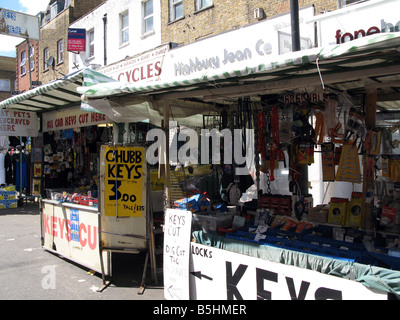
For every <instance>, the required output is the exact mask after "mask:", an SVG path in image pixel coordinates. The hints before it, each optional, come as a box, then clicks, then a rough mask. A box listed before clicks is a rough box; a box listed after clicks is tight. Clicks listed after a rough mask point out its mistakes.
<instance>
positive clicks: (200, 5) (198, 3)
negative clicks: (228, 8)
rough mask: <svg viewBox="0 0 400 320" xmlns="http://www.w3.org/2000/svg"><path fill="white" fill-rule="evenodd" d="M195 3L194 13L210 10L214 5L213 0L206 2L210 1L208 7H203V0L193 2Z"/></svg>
mask: <svg viewBox="0 0 400 320" xmlns="http://www.w3.org/2000/svg"><path fill="white" fill-rule="evenodd" d="M195 1H196V2H195V9H196V11H201V10H205V9H208V8H211V7H212V6H213V5H214V3H213V0H208V1H211V3H210V4H208V5H203V1H204V0H195Z"/></svg>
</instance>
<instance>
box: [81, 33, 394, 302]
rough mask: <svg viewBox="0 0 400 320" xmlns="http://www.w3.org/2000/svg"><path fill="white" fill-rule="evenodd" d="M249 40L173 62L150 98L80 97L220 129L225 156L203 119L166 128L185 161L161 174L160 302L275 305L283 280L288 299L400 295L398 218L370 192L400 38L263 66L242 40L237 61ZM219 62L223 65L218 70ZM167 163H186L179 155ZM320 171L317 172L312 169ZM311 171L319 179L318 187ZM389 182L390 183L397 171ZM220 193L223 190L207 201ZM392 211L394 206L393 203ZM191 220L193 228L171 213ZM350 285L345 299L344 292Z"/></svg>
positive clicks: (182, 54) (180, 51) (131, 89)
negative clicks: (247, 289) (141, 106)
mask: <svg viewBox="0 0 400 320" xmlns="http://www.w3.org/2000/svg"><path fill="white" fill-rule="evenodd" d="M253 27H254V28H255V26H253ZM250 29H251V27H248V29H247V31H248V33H246V28H243V29H241V30H240V32H239V31H237V33H235V31H233V32H232V34H229V33H228V34H224V35H223V36H220V37H219V36H217V37H214V38H210V39H207V40H203V41H199V42H197V43H195V44H192V45H188V46H186V47H183V48H177V49H174V50H171V52H170V54H169V55H168V54H167V55H166V58H165V61H164V63H165V67H164V68H163V70H164V72H165V73H164V76H165V78H163V81H160V82H158V83H155V84H152V85H149V86H146V87H138V86H134V85H130V84H126V83H107V84H101V85H96V86H94V87H92V88H91V90H90V91H89V90H86V89H84V88H79V89H78V91H79V92H81V93H82V94H83V95H84V96H85V99H87V102H88V104H90V105H92V106H94V107H99V108H101V106H103V107H104V106H107V108H108V109H109V110H112V109H113V108H114V107H115V108H123V107H134V105H136V104H138V102H140V101H141V102H147V103H148V104H149V105H150V106H151V107H152V108H153V110H155V111H157V112H158V113H159V114H161V115H163V117H164V123H169V120H171V119H172V120H177V119H178V118H179V117H182V116H183V113H184V112H185V113H186V116H189V115H193V114H196V113H200V112H201V113H203V114H205V115H206V116H207V117H209V119H212V120H211V123H212V125H211V128H214V129H217V132H218V133H217V135H216V137H217V138H216V139H220V138H219V137H220V136H222V135H223V136H224V140H223V141H220V143H219V144H215V145H217V147H215V145H212V143H210V144H207V141H209V140H211V141H213V142H215V140H213V138H214V137H213V136H212V133H211V130H209V131H206V129H209V128H210V127H207V125H206V120H205V121H204V123H203V125H202V126H200V127H197V126H194V125H192V126H191V125H190V124H186V125H185V126H183V125H182V126H180V125H179V120H177V122H178V126H177V127H176V128H175V129H174V130H173V131H171V130H170V129H171V128H170V127H169V126H166V130H165V134H166V141H170V139H169V137H168V135H169V134H171V135H173V134H178V141H179V140H180V141H183V142H186V143H187V144H184V146H183V147H184V148H185V149H184V150H185V155H187V153H189V155H188V157H186V158H185V157H184V160H185V161H180V163H179V165H178V164H175V165H172V167H171V163H170V162H169V161H168V160H167V161H165V162H163V164H164V165H165V166H166V168H167V170H165V177H166V181H169V182H170V183H168V184H167V186H166V189H165V191H166V194H167V196H168V197H169V199H170V202H169V204H170V207H171V208H174V209H173V210H172V209H170V210H172V211H167V212H166V214H167V216H166V222H165V223H166V230H170V231H171V233H170V234H169V238H167V237H166V238H165V239H166V241H168V242H167V243H164V259H165V258H166V257H167V258H168V259H169V263H168V264H167V266H166V267H165V266H164V268H165V269H164V270H165V274H164V281H165V280H166V279H167V281H169V282H168V283H167V285H166V288H167V289H166V293H165V296H166V297H167V298H168V299H186V298H188V297H190V298H192V299H203V298H204V297H207V298H209V297H210V294H211V292H213V293H215V298H216V299H233V298H236V299H240V298H245V299H246V298H247V299H253V298H262V299H268V298H271V295H270V294H269V293H268V292H272V291H270V290H267V288H266V287H265V286H264V282H263V281H264V280H269V281H271V285H273V286H274V288H276V289H277V290H278V291H279V287H281V286H283V285H285V280H284V281H282V280H281V279H282V278H281V277H282V276H284V277H286V280H287V281H286V285H285V288H286V294H287V293H289V296H287V295H285V294H282V295H281V294H278V296H279V297H289V298H290V297H291V298H295V297H302V298H305V297H307V298H334V299H340V298H343V299H347V298H371V299H377V298H384V299H385V298H387V297H388V294H389V296H390V297H393V296H392V294H393V295H394V296H398V294H399V291H398V287H397V283H398V279H399V271H398V266H399V265H398V259H399V258H398V257H397V255H398V243H397V241H398V237H399V234H398V232H397V231H396V228H397V226H396V222H395V218H394V217H395V215H394V214H393V211H392V215H391V218H389V216H388V215H387V214H388V213H387V212H386V211H382V210H381V209H383V205H382V202H379V201H378V200H379V199H378V197H377V193H376V191H375V189H374V186H375V181H376V177H377V175H378V177H381V170H380V168H381V167H380V162H379V161H380V159H377V158H378V156H380V155H381V154H382V150H381V149H379V148H378V145H377V143H379V141H381V142H382V141H384V140H380V139H378V134H379V132H381V133H382V132H383V131H382V128H381V127H380V124H379V120H380V117H385V116H386V117H388V116H389V114H391V115H392V116H393V115H394V114H393V113H390V111H388V110H387V109H385V108H384V107H383V105H385V102H386V101H388V99H391V101H397V100H398V99H399V97H398V95H397V93H396V92H397V88H399V87H400V83H399V81H398V79H399V78H398V74H399V71H400V69H399V55H398V51H397V48H398V46H399V44H400V41H399V39H400V38H399V35H398V33H390V32H386V33H379V34H375V35H373V36H371V37H364V38H360V39H355V40H354V41H352V42H351V43H349V42H346V43H343V44H340V45H334V46H330V45H328V46H324V47H321V48H313V49H309V50H303V51H300V52H292V53H286V54H283V55H271V56H266V55H265V54H264V55H261V54H259V53H258V55H256V52H257V51H253V50H252V49H251V48H253V46H252V44H251V40H248V39H247V41H245V40H243V42H242V43H243V44H244V46H245V47H247V48H248V50H238V47H237V43H238V41H237V40H238V39H239V38H240V36H241V35H242V34H243V36H245V35H246V34H247V35H248V34H250V33H251V32H250V31H251V30H250ZM239 33H240V34H239ZM238 37H239V38H238ZM231 38H235V40H236V41H230V40H229V39H231ZM239 42H240V41H239ZM257 43H258V44H259V42H257V41H256V43H255V44H256V48H260V47H259V46H257ZM235 44H236V45H235ZM204 46H207V48H213V50H211V51H210V50H208V51H207V57H209V58H210V60H207V59H206V58H207V57H204V56H203V57H200V55H199V54H198V53H199V52H202V50H201V48H202V47H204ZM230 53H232V54H230ZM189 57H191V58H190V59H189ZM193 57H194V58H193ZM211 57H212V58H211ZM224 57H225V60H223V58H224ZM184 61H187V63H186V64H185V62H184ZM196 61H197V62H196ZM206 61H208V62H209V63H208V64H206ZM212 61H215V62H218V61H219V62H220V63H219V64H217V63H215V64H214V66H212V65H210V63H211V62H212ZM222 61H226V62H227V63H226V64H224V63H221V62H222ZM201 63H203V64H201ZM186 66H187V67H186ZM343 88H346V89H345V90H343ZM366 88H367V89H366ZM393 103H396V102H393ZM185 104H186V106H187V107H186V109H185V108H184V106H185ZM175 105H177V106H178V107H177V108H176V109H175V108H174V106H175ZM386 105H387V104H386ZM189 106H190V107H189ZM211 108H212V110H213V111H212V112H211V111H210V110H211ZM170 110H171V112H170ZM204 110H207V111H206V112H204ZM175 111H176V113H177V114H178V113H179V116H178V115H176V114H174V113H175ZM377 111H380V112H379V113H380V114H379V115H378V116H377V114H376V113H377ZM377 118H378V121H377ZM204 119H206V118H204ZM184 127H185V128H184ZM386 127H387V125H386ZM390 128H391V129H393V131H396V130H397V127H396V126H390ZM200 129H203V131H201V130H200ZM235 129H236V130H238V131H237V136H235ZM224 130H225V131H224ZM226 130H227V131H226ZM183 131H185V133H184V135H182V136H181V137H179V135H180V134H181V132H183ZM193 132H194V133H197V135H196V134H194V133H193ZM229 135H230V136H229ZM187 137H190V139H192V137H197V139H198V140H197V141H196V138H194V139H195V141H194V145H196V144H197V145H200V146H201V147H200V148H199V149H197V152H198V153H197V154H196V152H195V151H196V150H195V149H196V148H195V147H192V148H191V145H190V144H189V143H188V140H187ZM203 137H204V139H202V138H203ZM179 138H181V139H179ZM190 139H189V140H190ZM171 140H172V137H171ZM394 140H396V139H395V138H390V141H394ZM153 141H154V140H153ZM153 141H150V142H153ZM199 141H200V143H199ZM225 141H228V144H224V142H225ZM192 142H193V141H192ZM202 143H204V144H202ZM221 146H223V148H221V149H220V147H221ZM229 146H230V147H231V148H230V151H228V152H226V150H227V149H229ZM181 148H182V147H181ZM213 148H214V149H213ZM166 149H168V147H167V148H166ZM178 149H179V148H178ZM378 149H379V150H378ZM168 151H169V155H168V153H167V157H168V156H169V157H171V149H169V150H168ZM216 151H218V152H216ZM235 151H236V154H235ZM191 152H192V154H191V155H193V157H191V155H190V153H191ZM205 153H206V156H204V158H203V155H204V154H205ZM217 153H218V155H217ZM391 153H394V154H395V153H396V151H395V150H394V149H392V150H391ZM172 155H173V157H175V158H174V159H178V160H181V159H179V156H180V155H181V156H183V153H180V152H178V154H173V153H172ZM319 158H320V160H319ZM382 158H383V159H384V158H385V157H382ZM388 158H389V159H390V160H391V161H395V160H396V158H393V157H392V156H389V157H388ZM167 159H168V158H167ZM232 159H234V161H233V162H229V161H227V160H232ZM316 159H318V161H319V162H318V163H317V166H318V168H317V170H316V171H313V169H314V165H315V162H316ZM196 160H198V161H197V162H196ZM238 160H239V161H238ZM224 161H226V162H224ZM235 161H236V162H235ZM226 164H228V165H230V166H226ZM243 164H244V165H245V166H243ZM202 165H204V166H206V167H207V169H206V173H204V172H203V175H202V178H203V179H197V181H196V176H195V174H193V173H195V172H196V169H198V168H200V167H201V166H202ZM243 167H245V168H246V169H247V171H246V170H244V171H242V170H241V169H243ZM382 168H393V169H392V177H394V180H393V181H391V182H393V183H394V182H395V180H396V178H395V176H396V173H395V172H396V167H395V166H391V164H386V165H385V164H384V163H383V165H382ZM307 169H308V170H307ZM207 170H208V171H207ZM239 172H241V173H239ZM243 172H244V173H243ZM314 172H317V173H318V175H319V176H318V178H317V179H316V180H317V181H316V182H314V181H312V180H314V179H313V178H314V177H313V174H314ZM384 174H386V175H388V178H389V179H391V178H390V169H389V171H387V170H386V173H384ZM213 175H214V176H213ZM215 177H216V178H217V179H215V180H216V181H217V182H216V181H214V178H215ZM189 178H190V179H192V181H193V183H192V184H191V183H188V180H190V179H189ZM197 178H198V177H197ZM199 180H201V181H199ZM309 181H310V182H311V186H313V190H310V188H309V187H310V184H309V183H308V182H309ZM386 182H388V181H386ZM222 184H223V186H222ZM174 186H178V188H180V190H181V191H182V192H181V194H180V197H179V195H178V196H175V195H174V194H173V189H174ZM391 186H393V185H391ZM228 187H230V188H228ZM386 187H388V184H386ZM212 188H216V189H217V190H220V189H222V191H224V192H221V193H219V192H217V193H216V194H212V195H211V194H206V195H204V192H210V190H213V189H212ZM240 188H242V189H243V190H240ZM317 188H318V189H317ZM316 189H317V191H318V192H317V194H315V192H314V191H315V190H316ZM311 192H313V193H312V194H311ZM335 192H337V193H335ZM210 193H211V192H210ZM385 195H388V194H386V193H385ZM204 197H205V199H204ZM389 197H390V196H389ZM239 198H241V200H239ZM386 201H387V203H391V205H392V206H394V204H393V201H394V200H393V199H392V200H391V199H386ZM389 207H390V206H389ZM182 209H183V212H185V213H186V216H185V219H183V218H181V216H182V214H181V213H177V211H176V210H182ZM380 210H381V211H380ZM382 213H383V216H382ZM389 215H390V214H389ZM170 217H172V218H170ZM175 217H176V218H175ZM385 217H386V218H385ZM383 218H384V219H383ZM182 221H184V222H185V223H184V225H185V226H186V227H187V225H188V224H189V225H190V226H191V227H192V228H193V229H192V231H196V232H194V233H193V232H190V234H191V236H190V237H188V236H187V233H186V232H182V233H181V232H180V233H179V234H182V238H180V239H176V237H177V236H178V234H177V232H174V231H173V230H178V229H177V228H183V227H184V225H183V224H182ZM192 221H193V222H192ZM388 221H391V222H389V223H388V224H386V225H385V223H386V222H388ZM189 222H190V223H189ZM169 224H172V226H171V225H169ZM179 230H182V229H179ZM192 239H194V241H195V243H191V240H192ZM178 248H180V249H181V250H177V249H178ZM183 248H184V249H183ZM220 249H223V252H221V251H220ZM233 253H235V254H233ZM236 254H240V256H236ZM243 255H244V256H243ZM247 256H252V257H255V260H254V263H253V259H249V261H250V260H251V261H252V264H251V266H250V265H249V264H245V263H243V261H247V259H248V258H247ZM217 260H218V261H217ZM171 263H172V266H171ZM174 263H175V264H176V265H178V266H177V267H175V269H174V268H173V266H174ZM249 263H250V262H249ZM268 263H271V264H270V265H265V264H268ZM277 263H279V264H282V265H283V266H280V265H278V266H276V265H275V264H277ZM216 265H220V266H221V267H220V268H215V266H216ZM284 266H288V267H287V269H288V270H286V267H284ZM279 268H281V271H280V272H277V271H279V270H278V269H279ZM298 268H299V269H301V271H304V277H303V278H301V277H300V278H296V279H295V278H294V276H293V277H292V276H290V274H291V273H292V272H293V273H296V272H298V271H299V270H298ZM217 269H218V270H217ZM284 269H285V271H284ZM246 270H249V273H246ZM217 271H221V272H217ZM309 272H311V273H310V274H308V273H309ZM317 274H318V277H319V276H321V282H320V283H319V284H318V286H317V285H316V284H314V283H313V282H312V281H311V278H312V277H313V275H314V276H315V277H317ZM178 275H179V276H178ZM333 276H335V277H333ZM332 277H333V278H332ZM337 277H340V278H343V279H341V280H343V281H344V282H343V283H342V281H341V280H340V281H338V278H337ZM242 279H243V282H241V280H242ZM246 279H247V280H246ZM250 279H251V280H250ZM278 279H279V280H278ZM290 279H291V280H290ZM330 280H333V282H335V281H337V284H336V285H334V284H332V283H331V282H330ZM251 281H252V282H254V285H255V289H254V292H255V294H254V295H251V296H249V295H246V296H245V295H244V293H243V291H242V290H241V289H240V286H241V285H242V284H243V283H246V284H248V283H249V282H251ZM325 283H326V285H324V284H325ZM328 283H331V284H328ZM342 284H343V287H345V288H348V289H343V290H339V289H340V286H341V285H342ZM319 286H322V287H319ZM338 286H339V287H338ZM306 287H307V288H309V291H307V290H306V289H307V288H306ZM179 292H180V293H179ZM281 292H283V291H282V290H281ZM182 293H183V294H182ZM242 293H243V295H242ZM276 296H277V295H276V294H273V295H272V297H273V298H275V297H276Z"/></svg>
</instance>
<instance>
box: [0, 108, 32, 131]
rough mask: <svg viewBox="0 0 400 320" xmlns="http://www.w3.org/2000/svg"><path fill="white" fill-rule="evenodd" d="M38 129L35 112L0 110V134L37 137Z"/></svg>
mask: <svg viewBox="0 0 400 320" xmlns="http://www.w3.org/2000/svg"><path fill="white" fill-rule="evenodd" d="M38 130H39V127H38V118H37V115H36V113H35V112H29V111H19V110H6V109H1V110H0V136H15V137H37V136H38Z"/></svg>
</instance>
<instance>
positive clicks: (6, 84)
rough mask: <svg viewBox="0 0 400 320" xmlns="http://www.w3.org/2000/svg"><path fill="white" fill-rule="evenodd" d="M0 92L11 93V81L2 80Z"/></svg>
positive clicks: (0, 80)
mask: <svg viewBox="0 0 400 320" xmlns="http://www.w3.org/2000/svg"><path fill="white" fill-rule="evenodd" d="M0 91H6V92H10V91H11V84H10V80H8V79H0Z"/></svg>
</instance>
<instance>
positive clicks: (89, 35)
mask: <svg viewBox="0 0 400 320" xmlns="http://www.w3.org/2000/svg"><path fill="white" fill-rule="evenodd" d="M87 39H88V41H87V46H88V48H87V52H88V59H90V58H93V57H94V49H95V48H94V45H95V43H94V29H90V30H88V32H87Z"/></svg>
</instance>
